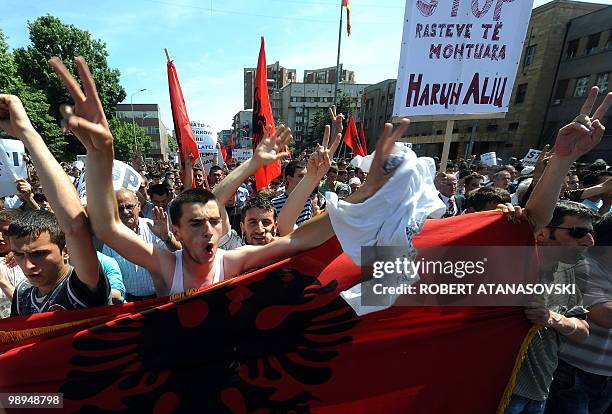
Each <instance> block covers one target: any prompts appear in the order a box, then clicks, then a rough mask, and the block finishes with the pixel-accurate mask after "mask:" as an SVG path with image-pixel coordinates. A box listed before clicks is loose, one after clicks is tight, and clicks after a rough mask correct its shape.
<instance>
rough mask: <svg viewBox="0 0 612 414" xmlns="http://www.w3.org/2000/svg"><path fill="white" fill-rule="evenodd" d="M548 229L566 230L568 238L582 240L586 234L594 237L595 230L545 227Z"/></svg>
mask: <svg viewBox="0 0 612 414" xmlns="http://www.w3.org/2000/svg"><path fill="white" fill-rule="evenodd" d="M546 227H548V228H549V229H563V230H567V233H568V234H569V235H570V237H572V238H574V239H582V238H583V237H584V236H586V235H587V234H590V235H591V236H593V237H595V230H593V229H589V228H587V227H559V226H546Z"/></svg>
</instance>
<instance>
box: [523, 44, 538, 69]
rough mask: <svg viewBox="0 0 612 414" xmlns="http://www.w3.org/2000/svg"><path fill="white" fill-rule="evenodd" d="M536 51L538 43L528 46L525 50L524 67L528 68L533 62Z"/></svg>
mask: <svg viewBox="0 0 612 414" xmlns="http://www.w3.org/2000/svg"><path fill="white" fill-rule="evenodd" d="M535 53H536V45H532V46H527V50H525V61H524V62H523V68H526V67H527V66H529V65H531V64H532V63H533V60H534V58H535Z"/></svg>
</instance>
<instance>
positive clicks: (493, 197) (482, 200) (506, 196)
mask: <svg viewBox="0 0 612 414" xmlns="http://www.w3.org/2000/svg"><path fill="white" fill-rule="evenodd" d="M491 202H495V203H496V204H504V203H509V202H510V193H509V192H508V191H506V190H504V189H503V188H497V187H482V188H479V189H478V190H476V191H473V192H472V193H470V195H469V196H468V198H467V200H466V203H465V208H466V209H468V208H470V207H471V208H473V209H474V210H475V211H484V209H485V208H486V206H487V204H489V203H491Z"/></svg>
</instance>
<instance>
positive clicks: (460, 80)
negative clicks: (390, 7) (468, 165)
mask: <svg viewBox="0 0 612 414" xmlns="http://www.w3.org/2000/svg"><path fill="white" fill-rule="evenodd" d="M532 3H533V2H532V1H531V0H524V1H512V2H509V1H507V0H453V1H447V2H439V1H434V0H419V1H413V0H407V1H406V9H405V18H404V31H403V36H402V49H401V55H400V63H399V68H398V75H397V86H396V91H395V101H394V108H393V115H394V117H396V118H397V117H406V116H410V119H411V120H412V121H441V120H446V121H447V128H446V134H445V137H444V147H443V151H442V163H441V164H442V165H441V170H442V171H443V170H444V169H445V167H446V161H447V159H448V152H449V149H450V141H451V138H452V131H453V124H454V121H455V120H461V119H487V118H500V117H503V116H504V114H505V113H506V112H507V111H508V105H509V102H510V95H511V94H512V87H513V84H514V79H515V75H516V71H517V68H518V64H519V61H520V57H521V52H522V49H523V43H524V39H525V34H526V31H527V26H528V24H529V17H530V15H531V8H532ZM415 116H417V118H415ZM419 116H423V117H425V118H421V119H419V118H418V117H419ZM449 124H450V125H449Z"/></svg>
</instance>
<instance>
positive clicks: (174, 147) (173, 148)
mask: <svg viewBox="0 0 612 414" xmlns="http://www.w3.org/2000/svg"><path fill="white" fill-rule="evenodd" d="M168 149H169V150H170V152H171V153H172V154H174V153H175V152H176V150H177V149H178V144H177V143H176V137H175V136H174V134H172V135H170V134H168Z"/></svg>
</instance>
